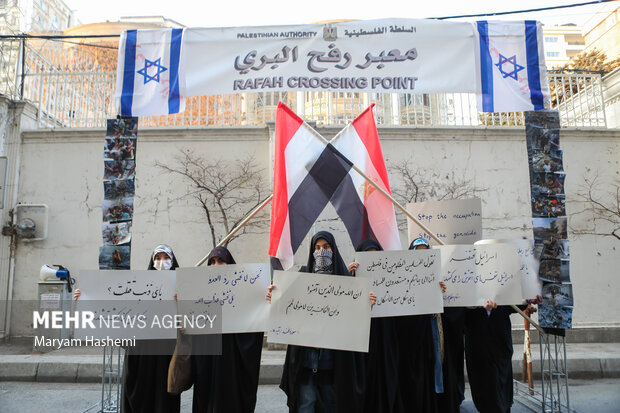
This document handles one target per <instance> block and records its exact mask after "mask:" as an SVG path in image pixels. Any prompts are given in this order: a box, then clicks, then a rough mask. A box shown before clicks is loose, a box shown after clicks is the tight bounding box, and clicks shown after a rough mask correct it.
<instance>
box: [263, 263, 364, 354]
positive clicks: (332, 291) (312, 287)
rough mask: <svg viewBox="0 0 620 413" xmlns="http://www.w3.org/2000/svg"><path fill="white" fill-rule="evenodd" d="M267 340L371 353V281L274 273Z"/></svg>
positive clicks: (284, 272)
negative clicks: (369, 349)
mask: <svg viewBox="0 0 620 413" xmlns="http://www.w3.org/2000/svg"><path fill="white" fill-rule="evenodd" d="M273 283H274V285H275V286H276V287H275V288H274V290H273V292H272V298H271V314H270V317H269V330H268V334H267V341H268V342H270V343H282V344H294V345H300V346H307V347H318V348H331V349H336V350H349V351H362V352H367V351H368V339H369V336H370V299H369V298H368V294H369V291H370V290H369V287H370V280H369V279H368V278H358V277H346V276H338V275H324V274H309V273H298V272H291V271H274V276H273Z"/></svg>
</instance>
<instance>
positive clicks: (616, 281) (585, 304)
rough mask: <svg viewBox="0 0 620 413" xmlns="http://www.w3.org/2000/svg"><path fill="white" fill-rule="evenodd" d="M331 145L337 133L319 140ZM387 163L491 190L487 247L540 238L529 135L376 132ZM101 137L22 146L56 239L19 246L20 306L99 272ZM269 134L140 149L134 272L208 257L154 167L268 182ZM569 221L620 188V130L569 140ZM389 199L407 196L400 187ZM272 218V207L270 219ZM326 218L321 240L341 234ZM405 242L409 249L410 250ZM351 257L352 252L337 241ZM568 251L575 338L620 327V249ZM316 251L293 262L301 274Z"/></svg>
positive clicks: (607, 240)
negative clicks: (213, 166)
mask: <svg viewBox="0 0 620 413" xmlns="http://www.w3.org/2000/svg"><path fill="white" fill-rule="evenodd" d="M319 132H320V133H322V134H323V135H324V136H326V137H331V136H333V135H335V134H336V133H337V132H338V129H319ZM379 134H380V136H381V139H382V145H383V150H384V154H385V156H386V158H387V159H388V163H396V162H399V161H401V160H406V159H411V160H412V161H413V162H414V163H415V165H416V166H417V167H421V168H425V169H426V170H427V171H428V172H429V174H431V173H437V174H441V175H442V176H443V175H446V176H456V177H464V178H465V179H467V180H468V181H470V182H471V183H472V184H473V185H475V186H477V187H483V188H486V191H484V192H483V193H482V194H481V197H482V201H483V216H484V220H483V225H484V236H485V238H511V237H512V238H515V237H522V236H528V237H532V232H531V231H532V230H531V212H530V202H529V197H530V195H529V181H528V170H527V153H526V148H525V136H524V130H523V129H520V128H496V129H483V128H469V129H467V128H426V129H413V128H383V129H381V130H380V131H379ZM104 135H105V131H103V130H66V131H65V130H54V131H34V132H25V133H23V134H22V140H23V143H22V150H21V167H20V171H19V172H20V178H19V193H18V201H19V202H21V203H45V204H47V205H48V206H49V210H50V219H49V222H50V226H49V236H48V238H47V239H46V240H44V241H38V242H31V243H27V242H23V241H19V242H18V245H17V251H16V265H15V283H14V294H13V297H14V299H20V300H35V299H36V295H37V280H38V275H39V268H40V267H41V265H43V264H46V263H47V264H63V265H65V266H67V267H68V268H69V269H70V270H71V271H72V274H73V275H74V276H75V277H77V278H78V282H79V270H81V269H93V268H97V257H98V247H99V246H100V245H101V244H102V242H101V224H102V212H101V201H102V199H103V183H102V175H103V160H102V152H103V142H104ZM271 136H272V129H271V128H269V127H265V128H235V129H230V128H222V129H213V128H210V129H164V128H160V129H147V130H145V129H142V130H140V131H139V136H138V148H137V172H136V195H135V201H134V208H135V216H134V221H133V229H132V234H133V241H132V268H133V269H143V268H145V267H146V265H147V262H148V259H149V254H150V251H151V250H152V248H153V247H154V246H155V245H156V244H158V243H162V242H165V243H168V244H170V245H171V246H172V247H173V248H174V250H175V253H176V255H177V256H178V259H179V261H180V263H181V265H183V266H192V265H194V264H195V263H196V262H197V261H198V260H199V259H200V258H202V257H203V255H205V254H206V253H207V252H208V250H209V249H210V235H209V234H208V227H207V224H206V219H205V217H204V213H203V212H202V210H201V209H200V207H199V205H198V204H197V203H196V201H194V200H192V199H190V198H183V195H185V194H186V193H187V188H188V184H187V183H186V182H183V181H182V180H181V179H180V178H179V177H176V176H171V175H168V174H165V173H163V171H162V170H161V169H159V168H157V167H156V166H155V162H160V163H164V164H165V163H170V162H172V158H173V157H174V156H176V155H178V153H179V150H188V149H189V150H191V151H193V152H195V153H197V154H202V155H204V156H205V157H206V158H220V157H221V158H223V159H230V160H234V159H238V158H242V157H244V156H246V155H254V156H255V158H256V160H257V162H258V163H259V164H261V165H264V168H265V174H266V177H267V178H270V174H271V172H270V171H271V170H272V169H271V158H272V154H271V150H270V142H271ZM561 144H562V147H563V149H564V162H565V170H566V172H567V179H566V190H567V193H568V199H569V202H568V207H567V213H568V215H569V223H570V226H571V227H580V226H583V225H585V223H584V222H582V221H583V219H584V216H583V215H578V216H574V217H573V216H571V214H574V212H576V211H578V210H580V208H581V207H582V206H581V205H580V204H579V203H577V202H576V201H574V200H573V199H574V198H575V196H574V194H575V191H576V190H577V189H578V188H579V186H580V184H581V183H582V181H583V176H584V174H585V173H586V171H587V170H588V168H590V169H591V170H595V169H598V170H599V172H600V174H601V176H602V177H606V178H608V179H610V180H611V179H614V178H617V177H618V174H619V173H620V172H619V171H620V165H619V164H618V162H619V161H620V130H593V129H589V130H575V129H571V130H562V133H561ZM391 181H392V187H393V188H394V187H396V186H398V185H400V180H399V177H397V176H391ZM268 208H269V207H268ZM332 213H333V212H331V211H326V212H325V213H324V214H323V215H322V217H321V219H320V220H319V222H317V224H316V225H315V228H314V230H320V229H324V228H325V229H332V230H336V231H342V225H341V224H340V223H339V222H337V221H333V220H331V219H330V217H331V216H332V215H331V214H332ZM405 235H406V234H405V233H404V231H403V233H402V237H403V246H404V245H405V242H406V241H405V239H404V238H405ZM337 238H338V240H339V246H340V248H341V250H343V253H344V255H345V257H351V256H352V251H353V249H352V246H350V245H349V241H348V237H347V236H346V235H345V234H344V233H340V234H338V235H337ZM569 238H570V240H571V251H572V259H571V278H572V281H573V284H574V291H575V312H574V325H575V326H576V327H587V326H589V327H604V326H620V300H617V299H616V297H615V296H616V294H617V292H618V291H620V277H618V275H620V271H619V270H618V268H620V254H618V253H617V251H616V248H618V247H620V241H618V240H616V239H613V238H611V237H600V236H597V237H594V236H581V237H580V238H575V237H574V236H573V234H572V232H571V231H570V229H569ZM267 244H268V234H267V231H266V232H265V234H262V235H249V236H245V237H243V238H241V239H239V240H236V241H234V242H233V243H232V244H231V245H230V248H231V250H232V252H233V254H234V256H235V258H236V259H237V261H238V262H252V261H266V260H267V254H266V253H267ZM306 257H307V246H306V245H302V247H301V248H300V251H299V253H298V255H297V257H296V261H297V262H298V263H302V262H303V261H304V260H305V258H306ZM30 317H31V315H30V314H26V313H23V312H20V313H17V314H16V313H15V312H14V314H13V315H12V335H15V336H19V335H28V334H31V320H30Z"/></svg>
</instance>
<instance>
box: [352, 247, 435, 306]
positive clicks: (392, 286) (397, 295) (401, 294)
mask: <svg viewBox="0 0 620 413" xmlns="http://www.w3.org/2000/svg"><path fill="white" fill-rule="evenodd" d="M355 260H356V261H357V262H358V263H359V264H360V265H359V267H358V268H357V270H356V272H355V275H356V276H357V277H363V278H369V279H370V280H371V285H370V290H371V291H372V292H374V293H375V294H376V296H377V304H375V306H374V307H373V309H372V316H373V317H390V316H401V315H417V314H435V313H442V312H443V300H442V295H441V287H440V286H439V281H441V257H440V251H439V250H419V251H376V252H363V253H358V254H356V256H355Z"/></svg>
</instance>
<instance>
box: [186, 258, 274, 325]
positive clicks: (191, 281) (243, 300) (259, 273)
mask: <svg viewBox="0 0 620 413" xmlns="http://www.w3.org/2000/svg"><path fill="white" fill-rule="evenodd" d="M269 284H270V268H269V264H235V265H213V266H208V267H196V268H178V269H177V291H178V293H177V294H178V300H179V301H178V302H179V313H180V314H183V315H184V316H190V317H191V316H193V315H200V314H203V313H205V314H207V313H208V314H210V313H212V312H213V311H212V310H214V307H220V308H221V317H222V319H221V332H222V333H250V332H260V331H267V318H268V316H269V303H267V301H265V293H266V292H267V287H268V286H269ZM219 332H220V331H216V330H213V329H200V328H191V327H190V328H187V329H186V333H187V334H214V333H219Z"/></svg>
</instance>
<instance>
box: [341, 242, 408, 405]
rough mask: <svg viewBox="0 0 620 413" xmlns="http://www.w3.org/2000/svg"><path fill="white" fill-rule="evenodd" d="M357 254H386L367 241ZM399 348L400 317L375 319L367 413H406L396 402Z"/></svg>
mask: <svg viewBox="0 0 620 413" xmlns="http://www.w3.org/2000/svg"><path fill="white" fill-rule="evenodd" d="M356 251H358V252H366V251H383V248H381V245H379V243H378V242H376V241H374V240H365V241H362V242H361V243H360V245H358V246H357V248H356ZM358 266H359V263H357V262H353V263H351V264H349V271H350V272H351V274H355V270H356V269H357V267H358ZM398 369H399V365H398V347H397V339H396V317H380V318H373V319H371V321H370V342H369V344H368V354H367V355H366V391H365V392H364V410H363V411H364V412H368V413H377V412H386V413H389V412H398V411H402V412H405V411H406V409H404V410H403V409H402V401H399V400H397V399H396V397H397V390H398V389H397V387H398Z"/></svg>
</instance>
